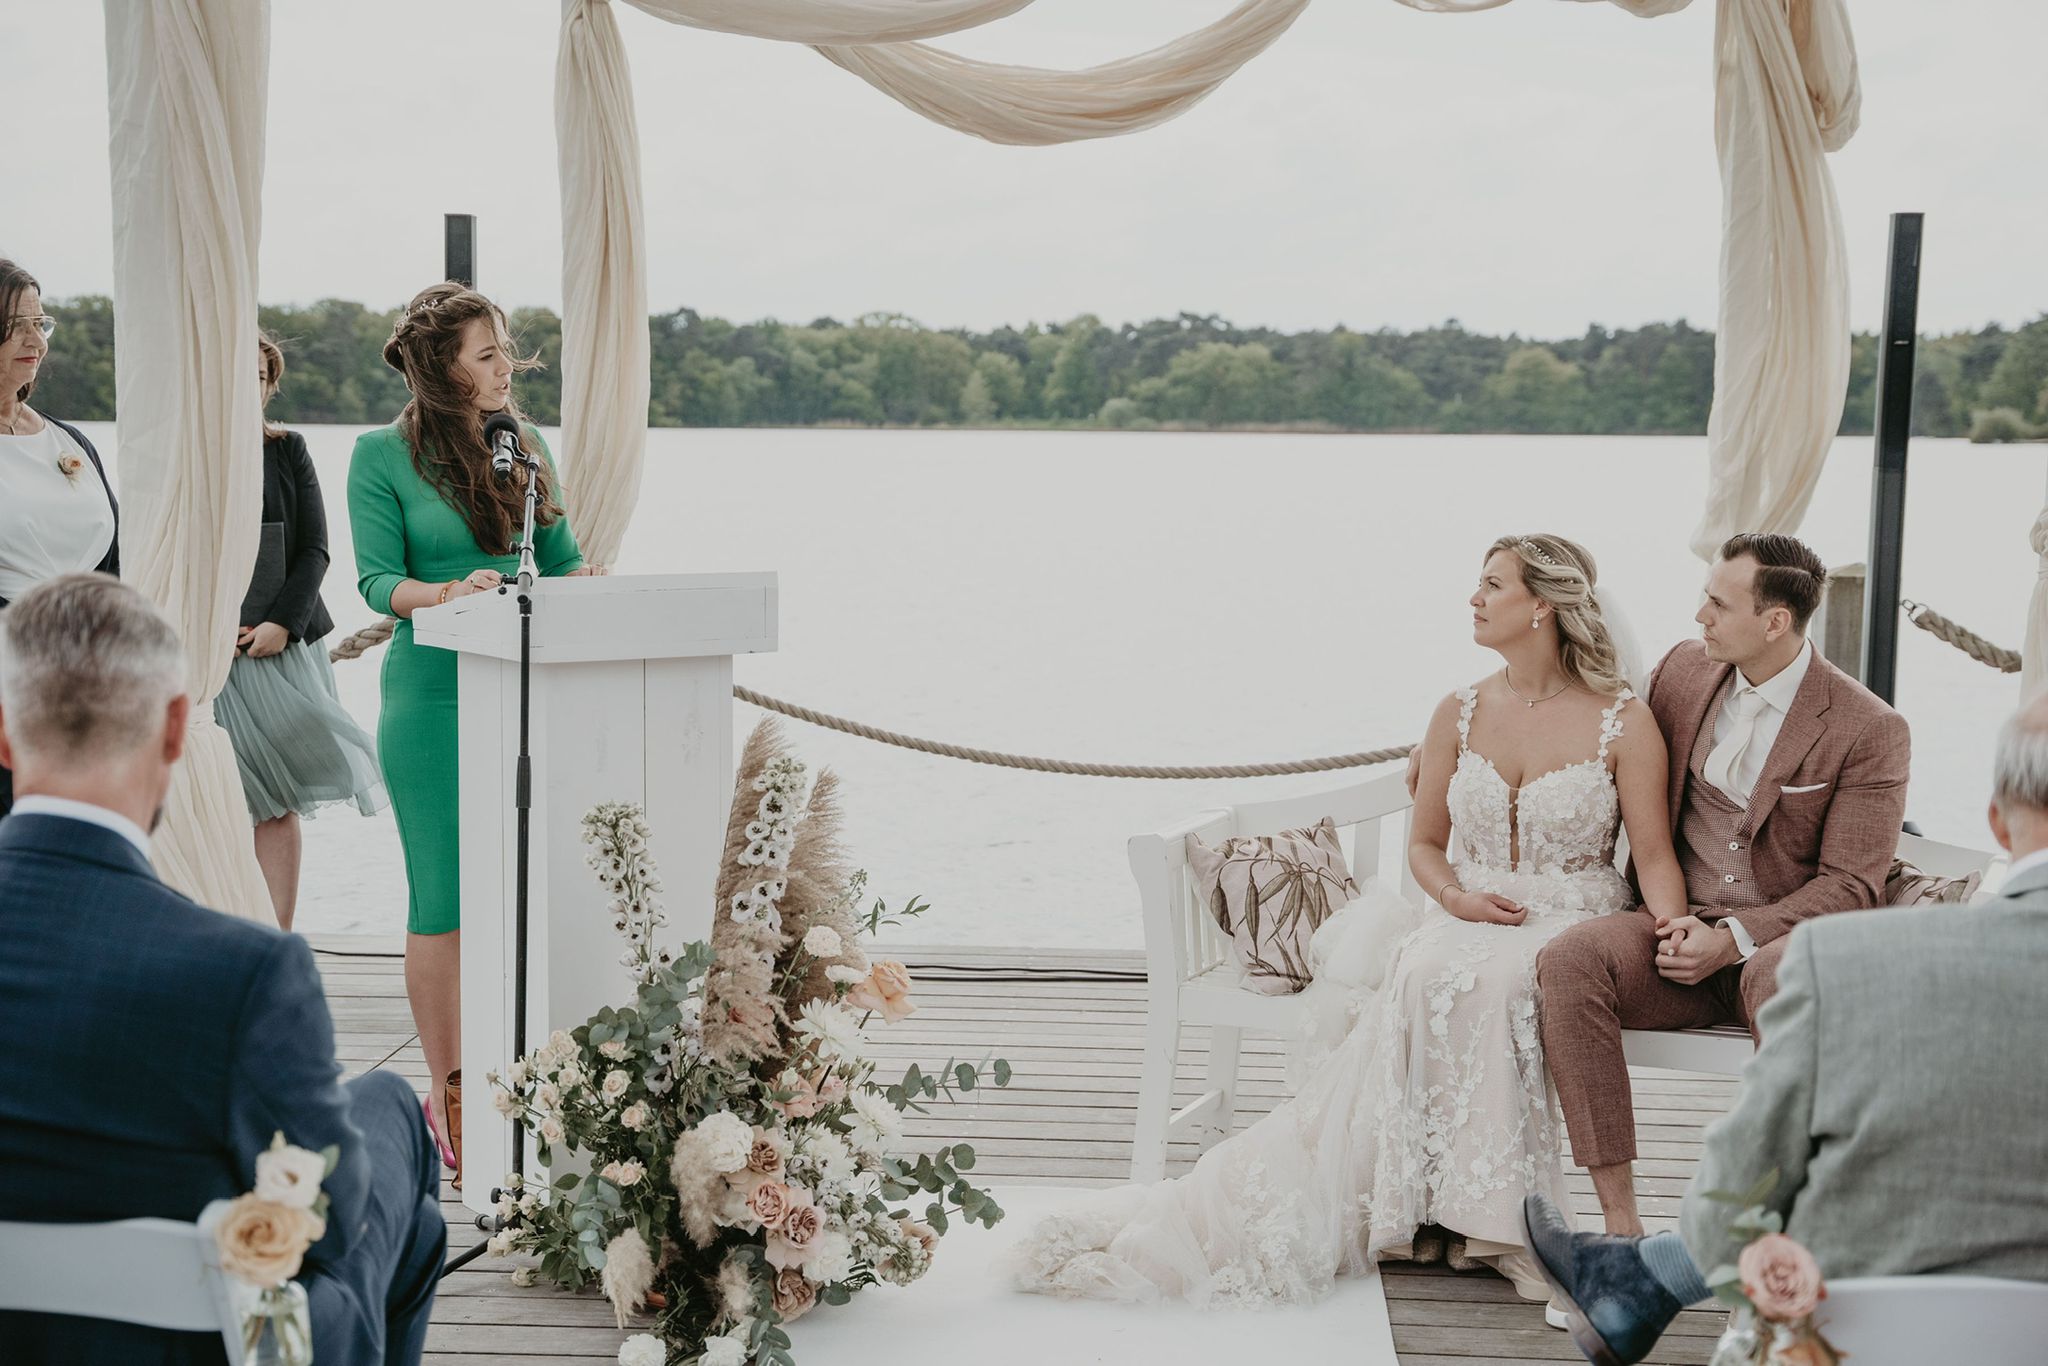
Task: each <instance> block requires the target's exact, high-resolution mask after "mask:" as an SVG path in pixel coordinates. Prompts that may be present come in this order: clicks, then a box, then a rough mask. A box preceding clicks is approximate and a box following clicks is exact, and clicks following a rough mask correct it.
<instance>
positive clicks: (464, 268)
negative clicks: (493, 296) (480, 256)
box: [441, 213, 476, 289]
mask: <svg viewBox="0 0 2048 1366" xmlns="http://www.w3.org/2000/svg"><path fill="white" fill-rule="evenodd" d="M441 263H442V266H443V267H444V273H443V274H442V276H441V278H442V279H444V280H453V281H455V282H456V283H457V284H459V285H464V286H466V287H468V288H470V289H475V288H476V215H475V214H473V213H449V214H443V215H441Z"/></svg>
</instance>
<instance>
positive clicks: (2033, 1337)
mask: <svg viewBox="0 0 2048 1366" xmlns="http://www.w3.org/2000/svg"><path fill="white" fill-rule="evenodd" d="M1817 1318H1818V1321H1819V1323H1820V1326H1821V1331H1822V1332H1824V1333H1825V1334H1827V1339H1828V1341H1829V1342H1831V1343H1833V1344H1834V1345H1835V1346H1836V1347H1837V1348H1839V1349H1841V1351H1842V1353H1843V1355H1844V1356H1845V1357H1847V1358H1848V1359H1849V1360H1850V1361H1853V1362H1855V1363H1856V1366H1926V1364H1927V1363H1928V1362H1941V1361H1954V1362H1984V1363H1987V1364H1988V1363H1991V1362H2028V1361H2042V1360H2048V1285H2044V1284H2042V1283H2041V1282H2038V1281H2008V1280H1998V1279H1994V1278H1992V1277H1989V1276H1869V1277H1862V1278H1855V1279H1849V1280H1841V1281H1831V1282H1829V1284H1828V1297H1827V1299H1825V1300H1823V1301H1822V1302H1821V1307H1820V1310H1819V1313H1818V1315H1817Z"/></svg>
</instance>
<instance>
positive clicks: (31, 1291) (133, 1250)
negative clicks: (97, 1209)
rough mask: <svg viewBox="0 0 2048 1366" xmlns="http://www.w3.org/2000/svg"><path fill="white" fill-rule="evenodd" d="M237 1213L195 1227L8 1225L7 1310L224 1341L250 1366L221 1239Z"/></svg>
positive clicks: (213, 1214) (1, 1255) (4, 1256)
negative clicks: (218, 1227)
mask: <svg viewBox="0 0 2048 1366" xmlns="http://www.w3.org/2000/svg"><path fill="white" fill-rule="evenodd" d="M227 1209H228V1202H227V1201H225V1200H216V1201H214V1202H213V1203H212V1204H210V1205H208V1206H207V1207H206V1208H205V1210H203V1211H202V1212H201V1213H200V1216H199V1220H198V1222H197V1223H190V1224H186V1223H179V1222H178V1221H176V1220H173V1219H122V1220H118V1221H116V1222H114V1223H105V1224H28V1223H10V1222H0V1309H18V1310H26V1311H30V1312H37V1313H45V1314H72V1315H76V1316H77V1317H79V1318H89V1319H112V1320H115V1321H116V1322H120V1323H139V1324H143V1325H146V1326H148V1327H151V1328H164V1329H170V1330H173V1331H176V1332H186V1333H219V1334H220V1336H221V1343H222V1345H223V1347H225V1349H226V1351H227V1359H228V1366H241V1363H242V1335H241V1311H240V1309H239V1307H238V1306H237V1302H236V1292H235V1289H234V1287H233V1286H232V1285H231V1284H230V1283H229V1281H228V1279H227V1277H226V1276H225V1275H223V1274H222V1272H221V1269H220V1254H219V1252H218V1250H217V1248H216V1246H215V1244H214V1238H213V1228H214V1225H215V1223H217V1222H218V1221H219V1219H220V1218H221V1216H222V1215H224V1214H225V1213H226V1212H227ZM5 1355H6V1354H5V1351H4V1349H0V1358H4V1357H5Z"/></svg>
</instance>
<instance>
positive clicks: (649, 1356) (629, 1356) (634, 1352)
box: [619, 1333, 668, 1366]
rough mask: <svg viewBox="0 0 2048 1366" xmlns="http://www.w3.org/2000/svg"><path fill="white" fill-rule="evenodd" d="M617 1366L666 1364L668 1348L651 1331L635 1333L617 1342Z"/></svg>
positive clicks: (657, 1365) (658, 1365)
mask: <svg viewBox="0 0 2048 1366" xmlns="http://www.w3.org/2000/svg"><path fill="white" fill-rule="evenodd" d="M619 1366H668V1348H667V1347H665V1346H663V1345H662V1341H661V1339H660V1338H658V1337H656V1336H654V1334H652V1333H635V1334H633V1336H632V1337H629V1338H627V1339H626V1340H625V1341H624V1342H622V1343H620V1344H619Z"/></svg>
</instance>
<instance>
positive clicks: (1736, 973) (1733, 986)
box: [1536, 910, 1789, 1167]
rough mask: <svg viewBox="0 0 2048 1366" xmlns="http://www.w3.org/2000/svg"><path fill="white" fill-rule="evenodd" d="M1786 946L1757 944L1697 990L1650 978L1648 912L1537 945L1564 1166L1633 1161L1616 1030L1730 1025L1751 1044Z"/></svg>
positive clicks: (1653, 943) (1602, 920)
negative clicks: (1566, 1137) (1566, 1151)
mask: <svg viewBox="0 0 2048 1366" xmlns="http://www.w3.org/2000/svg"><path fill="white" fill-rule="evenodd" d="M1788 938H1789V936H1784V935H1781V936H1779V937H1778V938H1776V939H1774V940H1772V941H1771V942H1769V943H1767V944H1760V945H1758V946H1757V951H1756V952H1755V953H1754V954H1752V955H1751V956H1750V958H1749V961H1748V962H1745V963H1735V964H1731V965H1730V966H1728V967H1725V968H1722V969H1721V970H1720V971H1719V972H1717V973H1715V974H1714V975H1713V976H1712V977H1709V978H1708V979H1707V980H1706V981H1704V982H1701V983H1699V984H1698V985H1697V986H1685V985H1683V984H1682V983H1679V982H1673V981H1669V980H1667V979H1666V978H1664V977H1663V976H1662V975H1660V974H1659V973H1658V971H1657V961H1656V955H1657V922H1656V918H1655V917H1654V916H1652V915H1650V914H1649V912H1647V911H1643V910H1636V911H1632V912H1629V913H1627V914H1624V915H1603V916H1600V917H1598V918H1596V919H1593V920H1588V921H1586V922H1585V923H1584V924H1580V925H1574V926H1572V927H1571V928H1570V929H1569V930H1566V931H1565V932H1564V933H1563V934H1560V935H1559V936H1558V937H1557V938H1555V939H1553V940H1551V941H1550V943H1549V944H1547V945H1545V946H1544V949H1543V952H1542V953H1541V954H1539V955H1538V956H1537V958H1536V989H1537V1003H1538V1004H1537V1009H1538V1017H1539V1020H1540V1022H1541V1026H1542V1031H1543V1054H1544V1060H1545V1062H1546V1063H1547V1064H1548V1066H1549V1068H1550V1076H1551V1080H1552V1082H1553V1083H1554V1084H1555V1085H1556V1087H1557V1099H1558V1103H1559V1104H1560V1105H1561V1106H1563V1108H1564V1123H1565V1129H1566V1131H1567V1132H1568V1133H1569V1134H1570V1135H1571V1142H1572V1160H1573V1161H1575V1162H1577V1163H1578V1164H1579V1165H1580V1166H1582V1167H1606V1166H1611V1165H1613V1164H1614V1163H1617V1162H1633V1161H1635V1159H1636V1113H1635V1098H1634V1096H1633V1094H1632V1093H1631V1091H1630V1089H1629V1084H1628V1059H1627V1058H1626V1057H1625V1056H1624V1055H1623V1053H1622V1048H1621V1031H1622V1030H1624V1029H1701V1028H1705V1027H1706V1026H1708V1025H1720V1024H1739V1025H1741V1026H1742V1027H1743V1028H1744V1029H1747V1030H1748V1031H1749V1032H1750V1034H1751V1035H1752V1036H1755V1035H1756V1013H1757V1011H1759V1010H1760V1009H1762V1008H1763V1004H1764V1002H1765V1001H1768V1000H1770V999H1771V996H1772V995H1773V994H1774V993H1775V992H1776V991H1777V989H1778V960H1779V959H1780V958H1781V957H1783V956H1784V953H1785V943H1786V940H1787V939H1788ZM1757 1041H1758V1042H1759V1043H1761V1042H1762V1039H1761V1038H1758V1040H1757Z"/></svg>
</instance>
